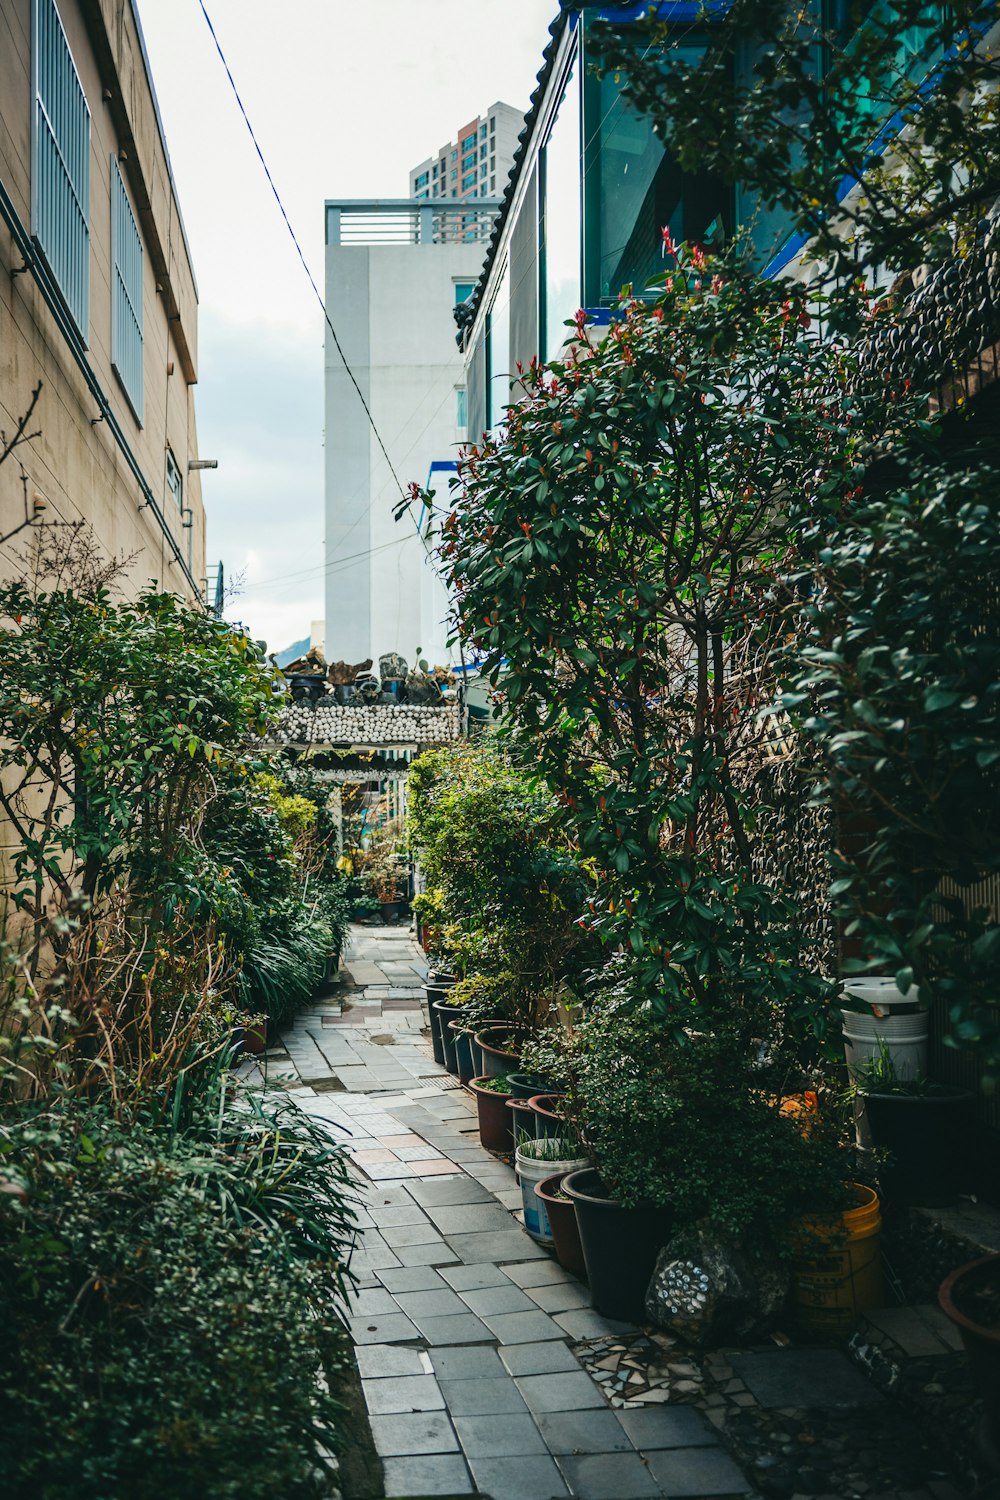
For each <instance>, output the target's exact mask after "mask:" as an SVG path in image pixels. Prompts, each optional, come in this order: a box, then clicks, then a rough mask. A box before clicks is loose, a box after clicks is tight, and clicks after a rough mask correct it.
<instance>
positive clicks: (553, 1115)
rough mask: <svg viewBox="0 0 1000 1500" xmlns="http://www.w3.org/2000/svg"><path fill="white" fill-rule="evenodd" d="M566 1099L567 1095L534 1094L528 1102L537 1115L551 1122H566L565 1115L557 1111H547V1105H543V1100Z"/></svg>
mask: <svg viewBox="0 0 1000 1500" xmlns="http://www.w3.org/2000/svg"><path fill="white" fill-rule="evenodd" d="M565 1097H566V1095H565V1094H532V1096H531V1098H530V1099H529V1100H528V1101H527V1102H528V1104H529V1105H530V1107H531V1108H532V1109H533V1110H534V1112H535V1114H536V1115H545V1116H546V1117H547V1118H548V1119H550V1120H564V1119H565V1118H566V1116H565V1115H562V1114H560V1113H559V1111H558V1110H557V1109H546V1107H545V1105H544V1104H543V1103H542V1100H543V1099H565Z"/></svg>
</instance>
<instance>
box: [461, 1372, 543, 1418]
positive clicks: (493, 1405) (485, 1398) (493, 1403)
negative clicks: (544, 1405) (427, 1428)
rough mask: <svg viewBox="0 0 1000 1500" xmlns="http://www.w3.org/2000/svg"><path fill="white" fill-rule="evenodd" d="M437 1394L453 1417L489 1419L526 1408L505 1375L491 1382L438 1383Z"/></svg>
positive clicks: (515, 1387)
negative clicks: (438, 1393)
mask: <svg viewBox="0 0 1000 1500" xmlns="http://www.w3.org/2000/svg"><path fill="white" fill-rule="evenodd" d="M441 1394H442V1396H443V1397H444V1401H445V1404H446V1405H447V1407H448V1410H449V1411H450V1412H451V1414H452V1416H453V1417H489V1416H494V1415H500V1414H502V1413H507V1412H514V1411H519V1412H524V1411H527V1409H528V1408H527V1406H526V1405H525V1404H524V1401H523V1399H522V1397H521V1395H520V1393H519V1391H518V1389H517V1386H516V1385H515V1384H514V1382H513V1380H511V1379H510V1377H509V1376H507V1375H504V1376H502V1377H500V1378H499V1379H492V1380H491V1379H489V1378H487V1379H485V1380H442V1382H441Z"/></svg>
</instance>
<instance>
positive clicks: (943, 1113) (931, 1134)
mask: <svg viewBox="0 0 1000 1500" xmlns="http://www.w3.org/2000/svg"><path fill="white" fill-rule="evenodd" d="M852 1094H853V1095H854V1097H855V1098H856V1100H857V1102H858V1104H859V1105H860V1107H861V1109H862V1111H863V1118H864V1122H865V1123H866V1124H867V1127H868V1131H869V1134H870V1136H871V1143H872V1145H873V1146H875V1147H876V1148H877V1149H879V1150H881V1151H885V1152H887V1153H888V1157H889V1159H888V1161H887V1162H886V1163H885V1165H884V1166H883V1167H882V1168H881V1169H880V1172H879V1178H880V1181H881V1184H882V1188H883V1193H884V1196H885V1198H886V1200H887V1201H888V1202H889V1203H892V1204H896V1205H899V1206H906V1205H908V1204H920V1205H922V1206H924V1207H925V1208H940V1207H943V1206H944V1205H945V1204H948V1203H953V1202H954V1201H955V1199H956V1197H957V1196H958V1194H959V1192H961V1190H962V1188H963V1186H964V1185H965V1176H966V1173H967V1170H968V1156H969V1153H968V1140H969V1136H970V1132H971V1127H972V1125H973V1119H974V1108H975V1095H974V1094H972V1093H971V1092H970V1090H968V1089H960V1088H949V1087H948V1086H946V1085H945V1084H940V1083H929V1082H928V1080H927V1079H926V1078H924V1077H922V1076H917V1077H916V1078H910V1077H903V1078H901V1077H900V1076H899V1075H898V1074H897V1071H896V1066H895V1062H894V1056H893V1054H892V1053H891V1052H890V1050H889V1048H888V1047H887V1046H883V1047H882V1049H881V1050H880V1052H879V1054H878V1055H877V1056H876V1057H875V1058H874V1059H873V1060H872V1061H870V1062H868V1063H866V1064H865V1065H864V1066H863V1067H862V1068H860V1069H859V1070H858V1073H857V1075H856V1081H855V1085H854V1088H853V1089H852Z"/></svg>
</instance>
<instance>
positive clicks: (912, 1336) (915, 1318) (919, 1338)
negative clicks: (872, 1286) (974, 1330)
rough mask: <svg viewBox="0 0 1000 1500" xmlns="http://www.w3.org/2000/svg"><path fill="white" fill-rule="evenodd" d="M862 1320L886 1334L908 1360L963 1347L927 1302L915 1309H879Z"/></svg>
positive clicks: (951, 1327)
mask: <svg viewBox="0 0 1000 1500" xmlns="http://www.w3.org/2000/svg"><path fill="white" fill-rule="evenodd" d="M865 1319H866V1321H867V1322H869V1323H871V1324H872V1325H873V1326H874V1327H875V1328H878V1329H881V1331H882V1332H883V1333H886V1334H888V1336H889V1338H891V1339H892V1341H893V1343H894V1344H897V1345H898V1346H899V1348H900V1349H902V1351H903V1353H904V1354H905V1355H906V1356H907V1357H908V1358H909V1359H919V1358H920V1357H921V1356H922V1355H927V1354H943V1353H945V1352H946V1351H950V1350H952V1349H960V1348H961V1347H962V1340H961V1336H960V1335H959V1332H958V1329H957V1328H956V1327H955V1326H954V1324H953V1323H951V1322H950V1321H949V1319H948V1318H946V1317H945V1315H944V1313H943V1312H942V1311H941V1309H940V1308H939V1307H934V1306H932V1305H931V1304H930V1303H924V1304H922V1305H920V1306H917V1307H880V1308H878V1310H877V1311H875V1312H869V1313H865Z"/></svg>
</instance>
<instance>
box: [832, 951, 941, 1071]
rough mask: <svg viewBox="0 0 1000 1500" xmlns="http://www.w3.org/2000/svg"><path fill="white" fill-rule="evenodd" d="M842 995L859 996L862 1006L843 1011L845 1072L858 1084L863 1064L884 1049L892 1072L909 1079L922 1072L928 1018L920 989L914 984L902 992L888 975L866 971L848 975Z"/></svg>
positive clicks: (854, 998) (925, 1067)
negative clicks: (923, 1006)
mask: <svg viewBox="0 0 1000 1500" xmlns="http://www.w3.org/2000/svg"><path fill="white" fill-rule="evenodd" d="M843 992H844V995H845V997H848V998H850V999H851V1000H853V1001H855V1003H856V1002H858V1001H862V1002H864V1004H865V1005H867V1006H868V1007H869V1008H868V1009H867V1010H845V1011H842V1012H841V1014H842V1016H843V1018H844V1056H845V1058H846V1059H847V1073H848V1077H849V1078H850V1080H851V1082H852V1083H857V1082H858V1081H859V1079H860V1076H861V1073H862V1070H863V1069H864V1068H865V1066H866V1065H867V1064H870V1063H875V1062H877V1061H878V1059H879V1057H880V1056H881V1054H882V1052H883V1051H884V1052H885V1053H886V1054H887V1055H888V1057H889V1058H890V1059H891V1062H892V1066H893V1068H894V1070H895V1073H896V1077H897V1078H899V1079H913V1078H917V1077H926V1075H927V1041H928V1035H929V1031H930V1017H929V1015H928V1013H927V1011H926V1010H921V1008H920V991H919V989H918V988H917V987H916V986H915V985H914V986H911V987H910V989H908V990H907V992H906V994H905V995H904V993H903V991H902V990H901V989H900V988H899V986H898V985H897V984H896V981H895V979H894V978H892V977H891V976H890V975H886V976H882V975H878V974H866V975H864V976H863V977H862V978H860V979H848V980H847V981H846V983H845V984H844V991H843Z"/></svg>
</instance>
